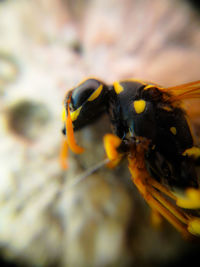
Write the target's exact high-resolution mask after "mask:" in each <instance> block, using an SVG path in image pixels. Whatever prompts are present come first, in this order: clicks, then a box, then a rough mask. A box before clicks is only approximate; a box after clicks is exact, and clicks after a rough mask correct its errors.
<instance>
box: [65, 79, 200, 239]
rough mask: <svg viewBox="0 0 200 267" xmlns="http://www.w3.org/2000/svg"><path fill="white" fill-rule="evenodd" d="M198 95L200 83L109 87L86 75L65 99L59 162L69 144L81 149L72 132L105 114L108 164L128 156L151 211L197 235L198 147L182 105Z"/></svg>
mask: <svg viewBox="0 0 200 267" xmlns="http://www.w3.org/2000/svg"><path fill="white" fill-rule="evenodd" d="M198 98H200V81H196V82H191V83H187V84H183V85H179V86H175V87H169V88H164V87H161V86H159V85H156V84H154V83H147V82H143V81H140V80H134V79H128V80H122V81H119V82H114V83H113V85H107V84H105V83H104V82H102V81H100V80H98V79H94V78H91V79H87V80H85V81H83V82H81V83H80V84H79V85H78V86H77V87H75V88H74V89H72V90H70V91H69V92H68V94H67V95H66V97H65V99H64V107H63V121H64V129H63V133H64V135H65V139H64V143H63V147H62V151H61V161H62V164H63V165H64V167H66V161H65V160H66V153H67V147H68V146H69V148H70V149H71V150H72V151H73V152H74V153H82V152H83V151H84V149H83V148H82V147H80V146H78V145H77V143H76V141H75V138H74V131H78V130H79V129H81V128H83V127H85V126H87V125H88V124H90V123H92V122H94V121H95V120H97V119H98V118H99V117H100V116H101V115H102V114H104V113H107V114H108V116H109V118H110V123H111V125H112V129H113V134H106V135H105V136H104V147H105V151H106V154H107V157H108V159H109V160H110V165H111V166H112V167H114V166H116V165H117V164H119V162H120V161H121V159H122V158H127V159H128V167H129V170H130V173H131V177H132V181H133V182H134V184H135V185H136V187H137V188H138V190H139V192H140V193H141V194H142V196H143V197H144V199H145V200H146V202H147V203H148V204H149V206H150V207H151V208H152V210H153V211H155V212H157V213H158V214H160V215H161V216H162V217H164V218H166V219H167V220H168V221H169V222H170V223H171V224H172V225H173V226H174V227H175V228H176V229H177V230H178V231H179V232H181V233H182V235H183V236H184V237H192V236H200V214H199V211H200V186H199V181H198V170H197V169H198V166H199V165H200V148H199V146H198V143H197V142H196V141H195V136H194V134H193V131H192V129H191V126H190V122H189V118H188V114H187V110H185V109H184V102H185V101H186V100H189V99H198ZM199 113H200V108H199Z"/></svg>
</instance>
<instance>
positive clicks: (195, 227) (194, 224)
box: [188, 218, 200, 236]
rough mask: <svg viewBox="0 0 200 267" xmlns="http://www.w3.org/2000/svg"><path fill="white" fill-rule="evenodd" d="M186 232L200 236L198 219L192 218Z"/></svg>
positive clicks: (199, 221) (199, 220)
mask: <svg viewBox="0 0 200 267" xmlns="http://www.w3.org/2000/svg"><path fill="white" fill-rule="evenodd" d="M188 231H189V232H190V233H191V234H193V235H196V236H199V235H200V219H199V218H194V219H191V220H190V221H189V224H188Z"/></svg>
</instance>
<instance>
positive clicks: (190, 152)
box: [182, 146, 200, 159]
mask: <svg viewBox="0 0 200 267" xmlns="http://www.w3.org/2000/svg"><path fill="white" fill-rule="evenodd" d="M182 155H183V156H188V157H193V158H195V159H197V158H199V157H200V148H199V147H196V146H193V147H191V148H188V149H186V150H185V151H184V152H183V154H182Z"/></svg>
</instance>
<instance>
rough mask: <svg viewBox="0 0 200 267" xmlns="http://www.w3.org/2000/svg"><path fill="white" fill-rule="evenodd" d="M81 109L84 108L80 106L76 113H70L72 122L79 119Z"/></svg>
mask: <svg viewBox="0 0 200 267" xmlns="http://www.w3.org/2000/svg"><path fill="white" fill-rule="evenodd" d="M81 108H82V106H80V107H79V108H77V109H76V110H75V111H73V112H70V116H71V120H72V121H75V120H76V119H77V118H78V116H79V114H80V111H81Z"/></svg>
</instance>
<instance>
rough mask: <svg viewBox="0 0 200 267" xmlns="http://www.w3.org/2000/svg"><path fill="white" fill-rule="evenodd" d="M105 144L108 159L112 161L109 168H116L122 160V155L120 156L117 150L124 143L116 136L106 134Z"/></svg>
mask: <svg viewBox="0 0 200 267" xmlns="http://www.w3.org/2000/svg"><path fill="white" fill-rule="evenodd" d="M103 142H104V148H105V151H106V154H107V157H108V158H109V159H110V162H109V163H108V164H107V166H108V167H109V168H114V167H115V166H117V165H118V164H119V162H120V160H121V159H122V154H119V153H118V151H117V148H118V147H119V146H120V144H121V142H122V141H121V139H120V138H119V137H117V136H116V135H114V134H106V135H105V136H104V138H103Z"/></svg>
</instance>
